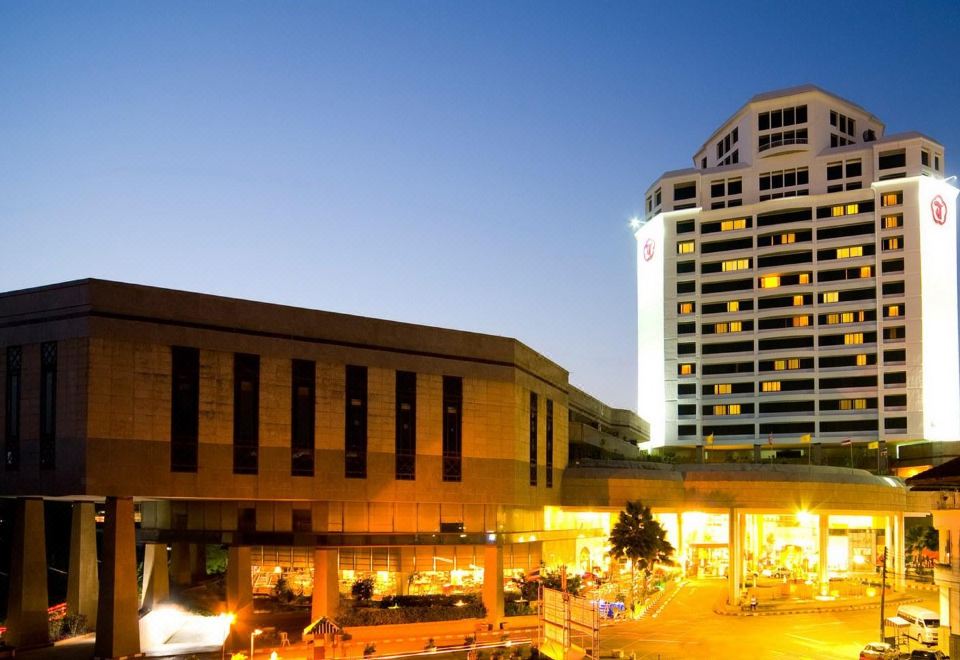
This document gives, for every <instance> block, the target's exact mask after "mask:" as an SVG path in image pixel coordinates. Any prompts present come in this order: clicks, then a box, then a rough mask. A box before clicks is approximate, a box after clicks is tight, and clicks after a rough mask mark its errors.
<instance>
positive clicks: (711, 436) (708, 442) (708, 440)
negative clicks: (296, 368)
mask: <svg viewBox="0 0 960 660" xmlns="http://www.w3.org/2000/svg"><path fill="white" fill-rule="evenodd" d="M706 440H707V444H708V445H712V444H713V434H712V433H711V434H710V435H708V436H707V437H706Z"/></svg>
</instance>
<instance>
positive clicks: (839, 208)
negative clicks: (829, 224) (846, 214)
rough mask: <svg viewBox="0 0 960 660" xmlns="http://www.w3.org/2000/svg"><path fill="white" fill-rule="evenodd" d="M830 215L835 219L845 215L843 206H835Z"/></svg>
mask: <svg viewBox="0 0 960 660" xmlns="http://www.w3.org/2000/svg"><path fill="white" fill-rule="evenodd" d="M830 215H831V216H833V217H834V218H839V217H840V216H841V215H843V204H841V205H840V206H834V207H833V208H832V209H830Z"/></svg>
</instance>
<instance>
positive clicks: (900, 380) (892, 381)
mask: <svg viewBox="0 0 960 660" xmlns="http://www.w3.org/2000/svg"><path fill="white" fill-rule="evenodd" d="M883 384H884V385H906V384H907V372H905V371H894V372H891V373H886V374H883Z"/></svg>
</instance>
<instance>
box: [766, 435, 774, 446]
mask: <svg viewBox="0 0 960 660" xmlns="http://www.w3.org/2000/svg"><path fill="white" fill-rule="evenodd" d="M767 444H768V445H770V446H771V447H772V446H773V434H772V433H771V434H770V435H768V436H767Z"/></svg>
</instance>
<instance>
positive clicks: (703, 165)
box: [700, 156, 707, 169]
mask: <svg viewBox="0 0 960 660" xmlns="http://www.w3.org/2000/svg"><path fill="white" fill-rule="evenodd" d="M706 168H707V157H706V156H704V157H703V158H701V159H700V169H706Z"/></svg>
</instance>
